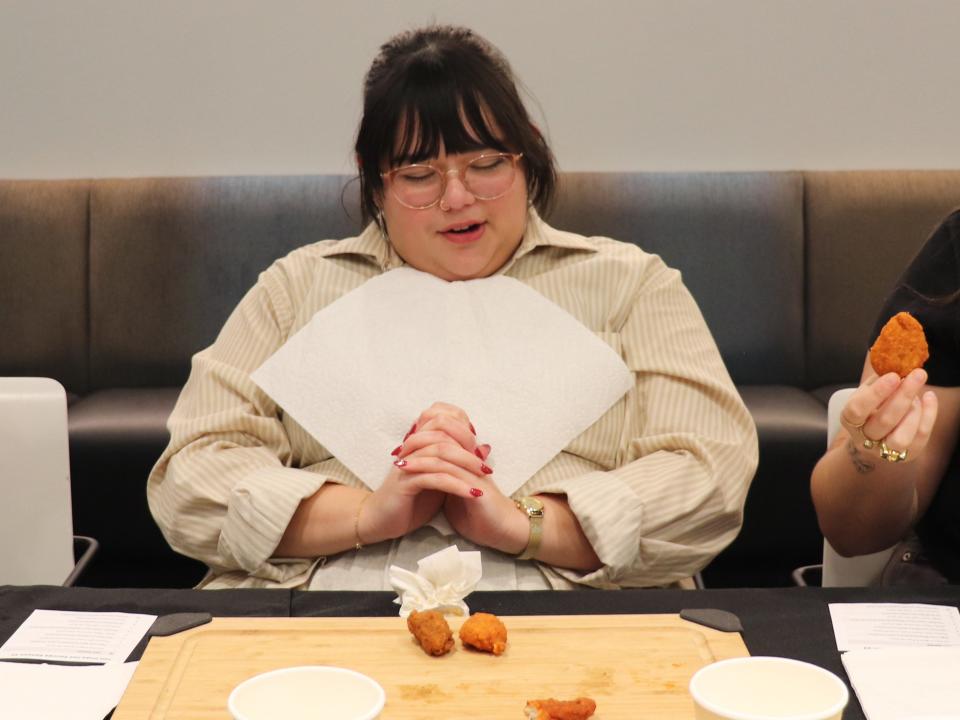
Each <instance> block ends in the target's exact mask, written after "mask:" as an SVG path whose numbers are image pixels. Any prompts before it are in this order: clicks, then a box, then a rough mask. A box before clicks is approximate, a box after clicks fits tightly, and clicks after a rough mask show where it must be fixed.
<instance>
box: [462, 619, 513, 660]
mask: <svg viewBox="0 0 960 720" xmlns="http://www.w3.org/2000/svg"><path fill="white" fill-rule="evenodd" d="M460 642H462V643H463V644H464V645H469V646H470V647H472V648H476V649H477V650H482V651H483V652H488V653H493V654H494V655H502V654H503V651H504V650H506V649H507V627H506V625H504V624H503V622H502V621H501V620H500V618H498V617H497V616H496V615H491V614H490V613H482V612H478V613H474V614H473V615H471V616H470V617H469V618H467V620H466V622H464V623H463V625H461V626H460Z"/></svg>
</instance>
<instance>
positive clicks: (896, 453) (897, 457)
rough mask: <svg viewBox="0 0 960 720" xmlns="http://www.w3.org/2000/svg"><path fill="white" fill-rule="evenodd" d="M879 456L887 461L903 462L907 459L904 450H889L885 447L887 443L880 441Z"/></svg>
mask: <svg viewBox="0 0 960 720" xmlns="http://www.w3.org/2000/svg"><path fill="white" fill-rule="evenodd" d="M880 457H881V459H883V460H886V461H887V462H892V463H898V462H904V461H905V460H906V459H907V451H906V450H891V449H890V448H888V447H887V443H885V442H883V441H881V442H880Z"/></svg>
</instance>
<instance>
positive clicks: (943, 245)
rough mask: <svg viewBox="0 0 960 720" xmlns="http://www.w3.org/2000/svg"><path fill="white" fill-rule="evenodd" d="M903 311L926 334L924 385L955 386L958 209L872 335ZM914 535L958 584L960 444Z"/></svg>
mask: <svg viewBox="0 0 960 720" xmlns="http://www.w3.org/2000/svg"><path fill="white" fill-rule="evenodd" d="M903 310H905V311H907V312H909V313H910V314H911V315H913V316H914V317H915V318H916V319H917V320H919V321H920V324H921V325H923V330H924V333H925V334H926V336H927V344H928V345H929V348H930V359H929V360H927V362H926V364H925V365H924V369H926V371H927V373H928V375H929V384H930V385H936V386H938V387H957V386H960V211H956V212H954V213H953V214H952V215H950V216H949V217H947V219H946V220H944V221H943V223H942V224H941V225H940V227H938V228H937V229H936V230H935V231H934V233H933V235H932V236H931V237H930V239H929V240H927V242H926V244H925V245H924V246H923V247H922V248H921V249H920V252H919V253H918V254H917V256H916V257H915V258H914V259H913V262H911V263H910V266H909V267H908V268H907V269H906V271H905V272H904V273H903V275H902V276H901V277H900V279H899V280H898V281H897V285H896V287H895V288H894V289H893V292H892V293H891V294H890V296H889V297H888V298H887V299H886V301H885V303H884V305H883V310H881V312H880V316H879V317H878V318H877V324H876V326H875V327H874V332H873V336H872V337H873V338H876V337H877V335H879V334H880V330H881V328H882V327H883V326H884V324H886V322H887V321H888V320H889V319H890V318H891V317H893V316H894V315H896V314H897V313H898V312H900V311H903ZM917 535H919V537H920V540H921V542H922V543H923V546H924V549H925V551H926V553H927V554H928V555H929V558H930V560H931V562H932V563H933V565H934V566H935V567H936V568H937V569H938V570H939V571H940V572H941V573H943V574H944V575H946V577H947V578H948V579H949V580H950V582H952V583H956V582H960V447H957V448H954V451H953V457H952V458H951V460H950V464H949V465H948V466H947V470H946V473H945V474H944V476H943V479H942V480H941V482H940V487H939V489H938V490H937V494H936V495H935V496H934V498H933V501H932V502H931V504H930V507H929V508H928V509H927V512H926V513H925V514H924V516H923V518H921V520H920V522H919V523H918V524H917Z"/></svg>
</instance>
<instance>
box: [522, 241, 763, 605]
mask: <svg viewBox="0 0 960 720" xmlns="http://www.w3.org/2000/svg"><path fill="white" fill-rule="evenodd" d="M619 344H620V346H621V355H622V357H623V359H624V361H625V363H626V364H627V366H628V367H629V369H630V370H631V372H632V373H633V374H634V377H635V385H634V387H633V388H632V389H631V390H630V391H629V392H628V393H627V395H626V396H625V397H624V398H623V399H622V400H621V401H620V402H621V403H622V404H623V406H622V407H617V406H614V408H612V409H611V410H610V411H609V412H610V413H614V414H617V417H620V416H621V415H622V421H618V422H616V423H614V424H612V425H611V424H610V423H607V424H606V429H604V423H603V422H599V423H597V424H596V425H595V426H594V427H592V428H591V429H590V430H588V431H587V433H586V434H585V435H586V437H585V438H581V442H587V443H593V444H598V443H618V450H617V457H616V461H615V463H614V467H613V468H610V469H607V468H597V467H596V464H594V463H589V462H587V461H585V460H584V459H583V455H584V453H582V452H580V453H569V452H565V453H562V454H561V455H560V456H558V457H557V458H555V459H554V460H553V461H552V462H551V463H550V465H548V466H547V467H546V468H545V469H544V470H543V471H541V472H540V473H538V474H537V475H536V476H534V478H532V479H531V481H530V482H529V483H528V484H527V486H526V487H524V488H522V489H521V492H522V493H524V494H532V493H557V494H562V495H565V496H566V498H567V502H568V503H569V506H570V508H571V510H572V511H573V513H574V514H575V515H576V517H577V519H578V521H579V522H580V525H581V527H582V528H583V531H584V533H585V534H586V536H587V538H588V540H589V541H590V543H591V545H592V546H593V549H594V551H595V552H596V553H597V555H598V557H599V558H600V560H601V561H602V563H603V567H601V568H600V569H599V570H597V571H595V572H591V573H587V574H581V573H577V572H574V571H570V570H565V569H561V568H549V570H550V571H551V572H553V573H556V574H557V575H559V576H560V577H562V578H564V579H566V580H568V581H573V582H575V583H578V584H583V585H589V586H594V587H605V588H616V587H638V586H655V585H665V584H669V583H671V582H675V581H677V580H680V579H682V578H686V577H690V576H691V575H693V574H694V573H696V572H698V571H699V570H701V569H702V568H703V567H705V566H706V565H707V564H708V563H709V562H710V560H711V559H713V558H714V557H715V556H716V555H717V553H719V552H720V551H721V550H722V549H723V548H724V547H726V546H727V545H728V544H729V543H730V542H731V541H732V540H733V539H734V538H735V537H736V535H737V533H738V532H739V529H740V526H741V523H742V519H743V505H744V501H745V499H746V494H747V490H748V488H749V485H750V482H751V480H752V478H753V474H754V472H755V470H756V466H757V435H756V428H755V426H754V423H753V420H752V418H751V416H750V414H749V412H748V411H747V409H746V407H745V406H744V404H743V401H742V400H741V398H740V396H739V394H738V393H737V391H736V388H735V387H734V385H733V382H732V380H731V379H730V376H729V374H728V372H727V370H726V368H725V366H724V364H723V361H722V359H721V357H720V353H719V351H718V350H717V347H716V344H715V342H714V340H713V337H712V336H711V334H710V331H709V329H708V328H707V326H706V323H705V322H704V320H703V316H702V314H701V313H700V310H699V308H698V307H697V305H696V303H695V302H694V300H693V298H692V297H691V295H690V293H689V292H688V291H687V289H686V287H685V286H684V285H683V283H682V281H681V278H680V274H679V272H677V271H675V270H673V269H671V268H668V267H667V266H665V265H664V264H663V263H662V262H661V261H660V260H659V258H654V259H653V261H652V262H650V263H649V267H648V269H647V271H646V272H645V273H644V278H643V282H641V283H640V284H639V286H638V287H637V290H636V294H635V296H634V298H633V300H632V307H631V308H630V310H629V313H628V315H627V317H626V321H625V322H624V324H623V325H622V327H621V328H620V331H619ZM610 427H614V428H616V430H615V431H614V432H613V433H611V431H610V429H609V428H610ZM615 432H619V437H617V436H616V435H615V434H614V433H615ZM591 433H592V435H591ZM600 454H602V453H600Z"/></svg>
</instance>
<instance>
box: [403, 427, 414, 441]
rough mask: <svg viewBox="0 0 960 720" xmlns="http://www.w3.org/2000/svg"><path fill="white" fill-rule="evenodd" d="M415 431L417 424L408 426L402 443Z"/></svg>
mask: <svg viewBox="0 0 960 720" xmlns="http://www.w3.org/2000/svg"><path fill="white" fill-rule="evenodd" d="M416 431H417V424H416V423H414V424H413V425H411V426H410V429H409V430H407V434H406V435H404V436H403V442H406V441H407V438H408V437H410V436H411V435H413V434H414V433H415V432H416Z"/></svg>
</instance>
